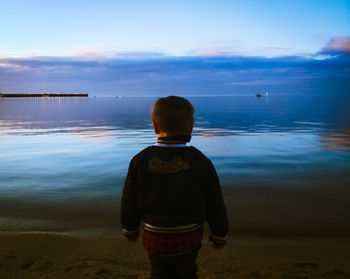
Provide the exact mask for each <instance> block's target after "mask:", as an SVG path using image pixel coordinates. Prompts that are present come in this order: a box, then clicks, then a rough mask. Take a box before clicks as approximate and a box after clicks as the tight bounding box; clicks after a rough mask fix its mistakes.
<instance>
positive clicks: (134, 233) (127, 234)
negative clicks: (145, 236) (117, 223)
mask: <svg viewBox="0 0 350 279" xmlns="http://www.w3.org/2000/svg"><path fill="white" fill-rule="evenodd" d="M122 234H123V235H124V236H125V237H126V238H134V237H138V236H139V234H140V229H137V230H134V231H130V230H127V229H122Z"/></svg>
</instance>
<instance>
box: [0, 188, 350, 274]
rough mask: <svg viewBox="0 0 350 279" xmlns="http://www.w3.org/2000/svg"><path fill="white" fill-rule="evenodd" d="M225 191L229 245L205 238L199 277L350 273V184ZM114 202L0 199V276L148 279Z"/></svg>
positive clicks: (138, 248)
mask: <svg viewBox="0 0 350 279" xmlns="http://www.w3.org/2000/svg"><path fill="white" fill-rule="evenodd" d="M223 191H224V196H225V200H226V204H227V209H228V213H229V218H230V243H229V244H228V245H227V246H226V247H225V248H224V249H223V250H220V251H216V250H214V249H212V248H211V247H210V243H208V242H207V241H206V238H205V240H204V241H203V247H202V249H201V250H200V254H199V258H198V264H199V267H200V278H219V279H220V278H227V279H228V278H350V265H349V264H348V263H349V258H350V222H349V220H350V205H349V202H348V197H349V196H350V189H349V187H346V185H343V186H342V187H341V186H337V187H336V188H335V187H332V188H331V187H309V188H274V187H247V186H245V187H224V189H223ZM113 200H114V199H113V198H112V199H111V200H109V202H105V203H103V204H101V203H97V202H96V203H92V202H91V203H89V202H85V203H81V204H80V203H75V204H74V203H65V204H64V205H62V204H61V205H60V206H58V204H50V205H49V204H40V203H37V202H28V201H27V202H23V201H22V202H21V203H20V202H19V201H18V202H17V203H15V204H14V203H13V201H12V203H11V201H10V200H3V201H1V203H0V218H1V227H0V229H1V233H0V278H73V279H75V278H130V279H131V278H147V276H148V275H149V273H148V271H149V264H148V259H147V254H146V253H145V251H144V249H143V247H142V243H141V241H139V242H138V243H136V244H130V243H128V242H127V241H126V240H124V239H123V238H122V236H121V235H120V225H119V213H118V208H119V204H118V203H119V202H118V197H116V199H115V202H114V203H113ZM106 201H107V199H106ZM11 204H12V205H11ZM44 209H46V210H44ZM38 231H39V232H38ZM206 231H208V228H206Z"/></svg>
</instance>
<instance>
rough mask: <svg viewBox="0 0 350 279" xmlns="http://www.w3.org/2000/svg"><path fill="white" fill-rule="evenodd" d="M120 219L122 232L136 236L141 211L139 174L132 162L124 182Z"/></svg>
mask: <svg viewBox="0 0 350 279" xmlns="http://www.w3.org/2000/svg"><path fill="white" fill-rule="evenodd" d="M120 221H121V225H122V233H123V235H124V236H125V237H136V236H138V234H139V231H140V221H141V218H140V212H139V207H138V201H137V176H136V171H135V169H134V167H133V161H131V162H130V165H129V170H128V174H127V176H126V179H125V182H124V189H123V196H122V200H121V210H120Z"/></svg>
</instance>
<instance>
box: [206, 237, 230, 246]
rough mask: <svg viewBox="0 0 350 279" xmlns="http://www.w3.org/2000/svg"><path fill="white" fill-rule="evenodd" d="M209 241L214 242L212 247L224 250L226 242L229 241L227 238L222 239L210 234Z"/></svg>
mask: <svg viewBox="0 0 350 279" xmlns="http://www.w3.org/2000/svg"><path fill="white" fill-rule="evenodd" d="M209 242H212V243H213V244H212V247H213V248H214V249H215V250H222V249H223V248H224V247H225V245H226V243H227V240H225V241H222V240H221V239H220V238H218V237H215V236H213V235H209Z"/></svg>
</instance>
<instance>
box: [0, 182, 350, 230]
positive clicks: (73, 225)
mask: <svg viewBox="0 0 350 279" xmlns="http://www.w3.org/2000/svg"><path fill="white" fill-rule="evenodd" d="M222 189H223V195H224V199H225V203H226V207H227V212H228V218H229V222H230V233H231V234H234V235H247V236H264V237H266V236H267V237H268V236H270V237H294V236H297V237H302V236H304V237H348V236H350V223H349V222H348V220H350V204H349V203H348V197H349V196H350V187H347V186H346V185H342V186H337V187H334V186H333V187H323V186H322V187H316V186H315V187H312V186H310V187H307V188H305V187H300V188H298V187H293V188H286V187H285V188H282V187H268V186H261V187H260V186H241V187H239V186H236V187H223V188H222ZM119 208H120V194H114V195H112V196H108V197H99V198H94V199H92V198H91V199H86V200H67V201H65V200H48V201H44V202H43V201H42V199H37V200H35V199H34V198H30V199H29V198H0V232H15V231H17V232H21V231H22V232H23V231H27V232H30V231H50V232H58V233H59V232H71V231H73V232H74V231H76V232H79V231H80V232H84V234H88V232H89V231H91V232H94V233H92V234H94V235H96V234H98V235H100V236H103V234H104V233H103V232H104V231H105V232H106V235H109V234H110V232H112V233H114V234H115V233H118V232H120V221H119Z"/></svg>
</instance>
